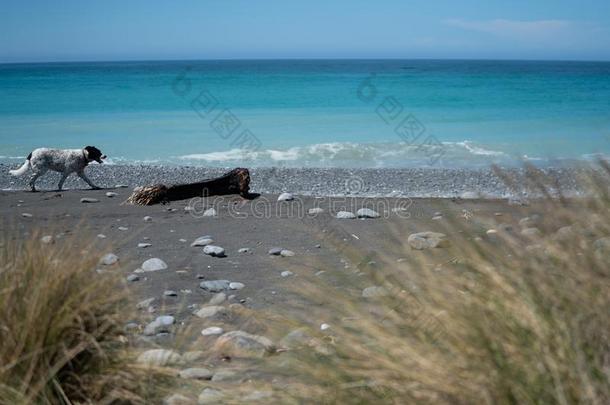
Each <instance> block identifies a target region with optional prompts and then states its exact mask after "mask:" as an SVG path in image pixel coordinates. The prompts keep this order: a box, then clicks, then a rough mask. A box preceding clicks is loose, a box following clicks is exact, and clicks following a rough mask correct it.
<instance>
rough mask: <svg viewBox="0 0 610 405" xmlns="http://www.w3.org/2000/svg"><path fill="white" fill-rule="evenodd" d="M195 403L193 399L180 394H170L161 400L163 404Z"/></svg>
mask: <svg viewBox="0 0 610 405" xmlns="http://www.w3.org/2000/svg"><path fill="white" fill-rule="evenodd" d="M195 403H196V402H195V400H194V399H191V398H189V397H186V396H184V395H182V394H172V395H170V396H168V397H166V398H165V399H164V400H163V405H194V404H195Z"/></svg>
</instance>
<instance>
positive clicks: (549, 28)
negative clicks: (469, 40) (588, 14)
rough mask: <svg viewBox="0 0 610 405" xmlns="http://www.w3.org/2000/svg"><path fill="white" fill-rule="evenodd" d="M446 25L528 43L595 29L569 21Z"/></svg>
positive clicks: (452, 22) (458, 22)
mask: <svg viewBox="0 0 610 405" xmlns="http://www.w3.org/2000/svg"><path fill="white" fill-rule="evenodd" d="M444 23H445V24H446V25H449V26H452V27H456V28H461V29H464V30H467V31H476V32H482V33H487V34H491V35H494V36H497V37H502V38H507V39H518V40H527V41H538V42H540V41H546V40H550V39H554V40H557V39H558V38H564V37H567V36H570V35H572V34H574V33H576V32H578V31H579V30H580V31H581V33H582V30H584V29H586V30H588V31H589V30H591V29H592V28H593V27H592V25H591V24H588V23H581V22H575V21H569V20H533V21H520V20H505V19H495V20H486V21H469V20H462V19H455V18H454V19H449V20H445V21H444Z"/></svg>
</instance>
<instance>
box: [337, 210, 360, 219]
mask: <svg viewBox="0 0 610 405" xmlns="http://www.w3.org/2000/svg"><path fill="white" fill-rule="evenodd" d="M355 218H356V215H354V213H353V212H349V211H339V212H337V219H355Z"/></svg>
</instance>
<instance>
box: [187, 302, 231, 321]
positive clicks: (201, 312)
mask: <svg viewBox="0 0 610 405" xmlns="http://www.w3.org/2000/svg"><path fill="white" fill-rule="evenodd" d="M226 313H228V309H227V308H225V307H221V306H220V305H209V306H206V307H201V308H200V309H198V310H197V311H195V316H198V317H199V318H204V319H205V318H211V317H213V316H216V315H224V314H226Z"/></svg>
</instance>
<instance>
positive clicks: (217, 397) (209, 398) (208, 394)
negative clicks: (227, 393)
mask: <svg viewBox="0 0 610 405" xmlns="http://www.w3.org/2000/svg"><path fill="white" fill-rule="evenodd" d="M223 397H224V394H223V393H222V391H220V390H217V389H215V388H205V389H204V390H203V391H201V394H199V398H197V404H199V405H207V404H220V403H222V399H223Z"/></svg>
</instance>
